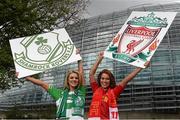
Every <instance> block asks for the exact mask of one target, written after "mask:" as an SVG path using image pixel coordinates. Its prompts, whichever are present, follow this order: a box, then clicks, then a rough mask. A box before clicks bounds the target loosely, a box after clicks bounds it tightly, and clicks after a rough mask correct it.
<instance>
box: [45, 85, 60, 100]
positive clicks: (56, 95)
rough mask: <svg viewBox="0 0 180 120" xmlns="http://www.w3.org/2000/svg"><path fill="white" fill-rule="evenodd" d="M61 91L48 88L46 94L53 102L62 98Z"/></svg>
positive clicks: (52, 87)
mask: <svg viewBox="0 0 180 120" xmlns="http://www.w3.org/2000/svg"><path fill="white" fill-rule="evenodd" d="M62 92H63V90H62V89H58V88H56V87H54V86H51V85H50V86H49V88H48V93H49V94H50V95H51V97H52V98H53V99H55V100H58V99H59V98H60V97H62Z"/></svg>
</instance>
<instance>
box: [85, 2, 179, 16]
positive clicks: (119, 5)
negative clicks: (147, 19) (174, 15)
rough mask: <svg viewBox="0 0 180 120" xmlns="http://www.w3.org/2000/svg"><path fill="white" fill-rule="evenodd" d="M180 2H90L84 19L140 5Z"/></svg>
mask: <svg viewBox="0 0 180 120" xmlns="http://www.w3.org/2000/svg"><path fill="white" fill-rule="evenodd" d="M174 1H176V2H180V0H90V4H89V5H88V8H87V13H86V14H85V18H89V17H94V16H98V15H101V14H107V13H112V12H115V11H121V10H125V9H127V8H129V7H132V6H137V5H141V4H158V3H160V4H164V3H171V2H174Z"/></svg>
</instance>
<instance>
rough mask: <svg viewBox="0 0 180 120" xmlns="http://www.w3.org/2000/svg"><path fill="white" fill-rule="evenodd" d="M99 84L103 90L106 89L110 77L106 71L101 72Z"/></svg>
mask: <svg viewBox="0 0 180 120" xmlns="http://www.w3.org/2000/svg"><path fill="white" fill-rule="evenodd" d="M100 84H101V87H102V88H103V89H105V90H107V89H108V88H109V86H110V77H109V75H108V74H106V73H102V75H101V78H100Z"/></svg>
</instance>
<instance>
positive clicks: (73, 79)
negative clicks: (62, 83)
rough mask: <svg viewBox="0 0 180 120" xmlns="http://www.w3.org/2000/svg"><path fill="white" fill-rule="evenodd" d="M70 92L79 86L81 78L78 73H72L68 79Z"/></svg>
mask: <svg viewBox="0 0 180 120" xmlns="http://www.w3.org/2000/svg"><path fill="white" fill-rule="evenodd" d="M68 84H69V88H70V91H71V90H74V89H75V88H76V87H77V86H78V84H79V76H78V74H76V73H71V74H70V75H69V77H68Z"/></svg>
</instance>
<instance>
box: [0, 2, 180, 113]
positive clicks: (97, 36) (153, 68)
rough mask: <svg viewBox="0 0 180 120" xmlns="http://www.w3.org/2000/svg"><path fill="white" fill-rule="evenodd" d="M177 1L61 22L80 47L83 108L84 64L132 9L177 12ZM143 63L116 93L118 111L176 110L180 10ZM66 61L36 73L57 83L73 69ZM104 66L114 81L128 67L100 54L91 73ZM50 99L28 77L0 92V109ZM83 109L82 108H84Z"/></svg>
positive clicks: (179, 102) (103, 46)
mask: <svg viewBox="0 0 180 120" xmlns="http://www.w3.org/2000/svg"><path fill="white" fill-rule="evenodd" d="M179 6H180V3H175V4H165V5H156V6H145V5H141V6H136V7H133V8H129V9H127V10H124V11H120V12H113V13H111V14H106V15H101V16H97V17H93V18H89V19H85V20H82V21H81V22H80V23H77V24H74V25H72V26H69V27H67V28H66V30H67V31H68V33H69V35H70V37H71V39H72V41H73V42H74V44H75V45H76V47H77V48H80V49H81V55H82V58H83V61H84V70H85V79H86V85H87V97H86V108H88V107H89V104H90V101H91V97H92V91H91V88H90V87H89V82H88V80H89V78H88V74H89V70H90V68H91V66H92V65H93V63H94V62H95V60H96V57H97V55H98V53H99V52H100V51H103V50H104V49H106V47H107V46H108V45H109V43H110V42H111V40H112V38H113V37H114V36H115V35H116V34H117V32H118V31H119V30H120V28H121V26H122V25H123V24H124V22H125V21H126V20H127V18H128V17H129V15H130V14H131V12H132V11H168V12H169V11H175V12H180V7H179ZM151 61H152V62H151V65H150V67H149V68H147V69H144V70H143V71H142V72H141V73H139V74H138V75H137V76H136V77H135V78H134V79H133V80H132V81H131V82H129V84H128V85H127V87H126V88H125V90H124V92H123V93H122V94H121V96H120V98H119V99H118V101H119V102H118V103H119V104H118V107H119V111H154V112H178V111H179V108H180V14H179V13H178V14H177V15H176V18H175V20H174V21H173V23H172V25H171V27H170V28H169V30H168V32H167V34H166V36H165V37H164V39H163V40H162V42H161V44H160V46H159V48H158V50H157V51H156V52H155V54H154V56H153V57H152V60H151ZM76 68H77V64H76V63H72V64H69V65H66V66H63V67H59V68H54V69H51V70H48V71H46V72H44V73H43V74H41V78H42V79H43V80H44V81H46V82H48V83H49V84H53V85H55V86H57V87H62V86H63V80H64V77H65V75H66V71H67V70H68V69H76ZM104 68H108V69H109V70H111V71H112V72H113V74H114V75H115V78H116V82H117V83H118V82H119V81H120V80H121V79H123V78H124V77H125V76H126V75H127V74H129V73H130V72H131V71H132V70H133V69H134V67H133V66H130V65H127V64H124V63H121V62H117V61H113V60H111V59H108V58H104V59H103V61H102V63H101V64H100V66H99V68H98V70H97V73H98V72H99V71H100V70H102V69H104ZM47 104H55V102H54V101H53V100H52V98H51V97H50V96H49V94H48V93H46V92H45V91H44V90H42V89H41V88H40V87H38V86H35V85H33V84H31V83H29V82H25V84H24V85H23V86H22V87H21V88H13V89H11V90H8V91H7V92H5V93H4V94H1V95H0V111H1V110H8V109H9V108H10V107H12V106H14V105H19V106H22V109H26V110H32V109H37V107H33V106H35V105H36V106H37V105H39V106H41V108H42V109H43V108H44V107H42V106H43V105H44V106H46V105H47ZM86 110H87V109H86Z"/></svg>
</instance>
